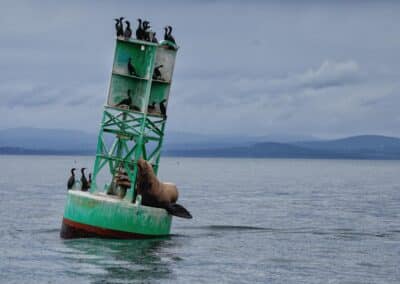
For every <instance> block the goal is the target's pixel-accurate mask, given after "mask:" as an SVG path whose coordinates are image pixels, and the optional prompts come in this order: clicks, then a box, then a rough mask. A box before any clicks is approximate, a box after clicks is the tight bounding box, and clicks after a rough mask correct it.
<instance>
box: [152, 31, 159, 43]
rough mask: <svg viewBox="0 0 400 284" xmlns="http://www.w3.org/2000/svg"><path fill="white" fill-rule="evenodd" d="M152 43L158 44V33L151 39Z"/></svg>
mask: <svg viewBox="0 0 400 284" xmlns="http://www.w3.org/2000/svg"><path fill="white" fill-rule="evenodd" d="M151 42H154V43H158V39H157V38H156V33H153V37H152V39H151Z"/></svg>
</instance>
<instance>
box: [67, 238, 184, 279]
mask: <svg viewBox="0 0 400 284" xmlns="http://www.w3.org/2000/svg"><path fill="white" fill-rule="evenodd" d="M63 243H64V245H65V247H66V248H67V250H66V251H67V253H65V258H66V259H67V260H68V262H80V263H82V264H84V265H82V266H79V265H78V266H77V269H76V270H75V271H74V272H73V273H75V274H77V275H82V274H84V275H86V276H88V274H89V275H90V278H91V279H92V280H93V281H94V282H97V281H105V282H118V283H132V282H139V283H143V282H144V281H146V282H147V281H151V280H163V279H165V280H166V279H168V280H173V279H175V278H176V276H175V275H174V273H173V269H172V268H171V266H172V264H173V263H174V262H176V261H179V259H180V258H179V257H177V256H176V255H174V253H173V252H171V248H173V247H174V246H179V238H174V239H172V238H162V239H151V240H108V239H75V240H66V241H63ZM167 249H168V250H167Z"/></svg>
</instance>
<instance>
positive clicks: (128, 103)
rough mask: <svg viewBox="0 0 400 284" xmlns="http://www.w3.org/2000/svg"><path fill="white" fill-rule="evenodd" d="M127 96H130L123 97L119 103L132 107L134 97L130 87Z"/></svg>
mask: <svg viewBox="0 0 400 284" xmlns="http://www.w3.org/2000/svg"><path fill="white" fill-rule="evenodd" d="M127 96H128V97H127V98H126V99H123V100H122V101H120V102H119V103H118V105H128V106H129V107H130V106H131V104H132V98H131V90H129V89H128V92H127Z"/></svg>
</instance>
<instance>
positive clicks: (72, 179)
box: [67, 168, 76, 189]
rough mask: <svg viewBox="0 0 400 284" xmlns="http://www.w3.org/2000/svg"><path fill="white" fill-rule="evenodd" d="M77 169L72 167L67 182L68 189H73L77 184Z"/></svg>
mask: <svg viewBox="0 0 400 284" xmlns="http://www.w3.org/2000/svg"><path fill="white" fill-rule="evenodd" d="M75 170H76V169H75V168H72V169H71V176H70V177H69V179H68V183H67V188H68V189H72V188H73V187H74V185H75V173H74V171H75Z"/></svg>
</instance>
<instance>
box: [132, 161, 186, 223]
mask: <svg viewBox="0 0 400 284" xmlns="http://www.w3.org/2000/svg"><path fill="white" fill-rule="evenodd" d="M137 166H138V175H137V194H140V195H141V196H142V204H143V205H147V206H152V207H158V208H164V209H165V210H167V212H168V213H169V214H171V215H174V216H177V217H182V218H188V219H191V218H192V215H191V214H190V213H189V211H187V210H186V209H185V208H184V207H183V206H182V205H179V204H177V203H176V201H177V200H178V196H179V194H178V189H177V188H176V185H175V184H173V183H166V182H160V181H159V180H158V178H157V176H156V175H155V174H154V170H153V167H152V166H151V164H150V163H149V162H148V161H146V160H143V159H139V160H138V162H137Z"/></svg>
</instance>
